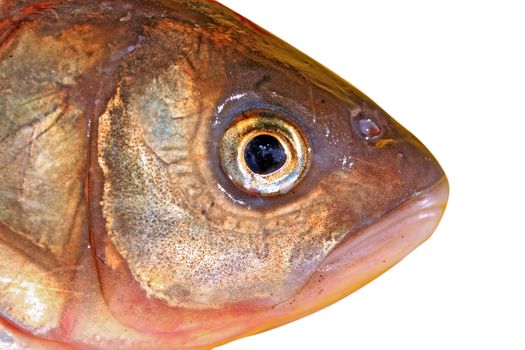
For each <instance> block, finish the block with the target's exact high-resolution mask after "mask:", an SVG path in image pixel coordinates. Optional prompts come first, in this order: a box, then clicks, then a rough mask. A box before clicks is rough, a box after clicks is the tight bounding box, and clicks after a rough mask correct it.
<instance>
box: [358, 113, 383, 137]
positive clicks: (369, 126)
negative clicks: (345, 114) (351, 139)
mask: <svg viewBox="0 0 525 350" xmlns="http://www.w3.org/2000/svg"><path fill="white" fill-rule="evenodd" d="M354 128H355V130H356V133H357V135H358V136H359V137H360V138H362V139H363V140H365V141H368V142H375V141H377V140H378V139H379V138H381V136H382V134H383V129H382V128H381V126H380V125H379V124H378V123H377V122H376V121H375V120H373V119H372V118H368V117H365V116H359V117H357V118H356V120H355V122H354Z"/></svg>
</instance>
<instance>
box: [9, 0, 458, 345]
mask: <svg viewBox="0 0 525 350" xmlns="http://www.w3.org/2000/svg"><path fill="white" fill-rule="evenodd" d="M0 76H1V77H2V78H3V79H2V80H1V84H0V105H1V106H2V108H0V117H1V118H0V119H1V121H0V143H1V146H2V147H0V160H1V163H2V166H1V167H0V175H1V176H0V193H1V196H0V209H1V210H0V247H1V249H0V258H1V259H0V260H2V261H6V262H7V263H5V264H3V265H1V266H0V286H1V287H2V293H0V294H1V295H0V347H2V345H1V344H4V343H5V342H6V341H7V344H8V346H10V345H11V344H14V343H16V344H17V346H18V345H20V346H22V347H24V348H39V347H37V346H33V345H32V344H33V342H35V343H39V342H43V341H44V338H45V339H46V340H45V341H46V342H47V341H49V342H56V343H54V345H53V346H52V345H49V346H48V345H47V343H46V345H42V346H41V347H40V348H57V349H58V348H62V346H64V348H66V349H70V348H89V349H108V348H109V349H179V350H180V349H209V348H210V347H212V346H215V345H217V344H221V343H224V342H226V341H229V340H232V339H235V338H238V337H241V336H245V335H249V334H254V333H257V332H260V331H263V330H267V329H270V328H273V327H276V326H279V325H282V324H284V323H287V322H290V321H293V320H295V319H297V318H300V317H302V316H305V315H307V314H309V313H312V312H314V311H316V310H319V309H321V308H322V307H325V306H327V305H329V304H331V303H333V302H335V301H337V300H339V299H341V298H342V297H344V296H346V295H348V294H349V293H351V292H352V291H354V290H356V289H357V288H359V287H361V286H363V285H364V284H366V283H367V282H369V281H370V280H372V279H373V278H375V277H377V276H378V275H380V274H381V273H383V272H384V271H386V270H387V269H388V268H390V267H392V266H393V265H394V264H395V263H397V262H398V261H400V260H401V259H402V258H403V257H404V256H405V255H407V254H408V253H409V252H410V251H411V250H413V249H414V248H415V247H417V246H418V245H419V244H420V243H422V242H423V241H424V240H426V239H427V238H428V237H429V236H430V234H431V233H432V231H433V230H434V229H435V227H436V225H437V223H438V221H439V219H440V218H441V215H442V213H443V211H444V207H445V204H446V200H447V195H448V183H447V180H446V176H445V174H444V172H443V170H442V169H441V167H440V166H439V164H438V163H437V161H436V160H435V159H434V157H433V156H432V155H431V154H430V153H429V151H428V150H427V149H426V148H425V147H424V146H423V145H422V144H421V142H419V141H418V140H417V139H416V138H415V137H414V136H413V135H412V134H410V133H409V132H408V131H407V130H405V129H404V128H403V127H402V126H401V125H400V124H398V123H397V122H396V121H395V120H394V119H392V118H391V117H390V116H389V115H388V114H387V113H386V112H385V111H383V110H382V109H381V108H380V107H379V106H377V105H376V104H375V103H374V102H373V101H371V100H370V99H369V98H367V97H366V96H365V95H364V94H363V93H361V92H360V91H359V90H357V89H356V88H354V87H353V86H352V85H350V84H349V83H347V82H346V81H344V79H342V78H340V77H338V76H337V75H336V74H334V73H333V72H331V71H330V70H328V69H326V68H325V67H323V66H322V65H320V64H319V63H317V62H315V61H314V60H313V59H311V58H309V57H307V56H306V55H305V54H303V53H301V52H299V51H298V50H296V49H294V48H293V47H291V46H290V45H288V44H286V43H284V42H283V41H281V40H279V39H278V38H276V37H275V36H273V35H271V34H270V33H268V32H266V31H265V30H263V29H261V28H260V27H258V26H256V25H254V24H253V23H251V22H249V21H248V20H246V19H244V18H243V17H242V16H240V15H237V14H235V13H234V12H232V11H230V10H228V9H226V8H224V7H223V6H221V5H220V4H218V3H217V2H215V1H206V0H188V1H186V0H184V1H183V0H180V1H179V0H176V1H174V0H151V1H142V2H138V1H132V0H125V1H124V0H122V1H121V0H119V1H113V2H100V1H49V2H45V3H38V4H37V3H36V2H35V1H33V0H28V1H22V2H14V1H7V2H5V1H4V2H2V3H0ZM407 103H409V101H407ZM6 330H7V331H6ZM5 334H7V335H9V334H13V337H14V334H17V336H18V337H19V339H23V338H24V337H27V338H28V339H29V340H27V344H26V345H24V342H23V341H18V340H16V339H15V340H13V341H11V340H10V339H8V338H7V336H5ZM5 339H8V340H6V341H4V340H5Z"/></svg>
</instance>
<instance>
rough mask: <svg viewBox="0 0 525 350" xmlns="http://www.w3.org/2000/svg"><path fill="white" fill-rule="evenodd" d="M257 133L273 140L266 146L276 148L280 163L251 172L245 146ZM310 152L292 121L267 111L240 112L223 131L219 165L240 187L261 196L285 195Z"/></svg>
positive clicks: (304, 167) (305, 165)
mask: <svg viewBox="0 0 525 350" xmlns="http://www.w3.org/2000/svg"><path fill="white" fill-rule="evenodd" d="M261 136H262V137H266V139H274V141H273V143H272V145H268V147H270V146H272V147H277V148H278V149H279V151H278V152H279V156H280V158H279V161H280V162H274V163H276V164H274V165H277V166H276V168H275V169H270V170H271V171H267V172H264V171H263V172H257V171H255V170H254V169H253V168H254V167H253V166H252V167H250V164H248V163H249V162H247V159H246V158H247V157H246V152H247V150H248V152H250V150H249V149H248V147H249V146H250V147H251V146H253V145H251V143H252V142H253V141H254V140H256V139H257V138H258V137H261ZM261 147H262V146H261ZM264 147H266V146H264ZM264 151H265V152H266V151H267V149H266V148H265V149H264ZM270 151H271V150H270ZM267 153H268V152H266V153H264V154H267ZM270 153H271V152H270ZM310 153H311V147H309V141H308V139H307V138H306V135H305V134H304V133H303V132H302V131H301V130H300V129H299V128H298V127H296V126H295V125H294V124H292V123H290V122H289V121H287V120H285V119H284V118H281V117H280V116H277V115H275V114H274V113H272V112H268V111H259V110H254V111H248V112H245V113H243V114H242V116H241V117H239V118H237V119H236V120H235V121H234V122H233V124H232V125H231V126H230V127H229V128H228V129H227V130H226V131H225V133H224V135H223V137H222V140H221V143H220V156H221V165H222V168H223V170H224V172H225V173H226V175H227V176H228V178H229V179H230V180H231V181H232V182H233V183H234V184H235V185H236V186H237V187H239V188H240V189H241V190H243V191H245V192H247V193H249V194H251V195H257V196H262V197H268V196H275V195H279V194H285V193H288V192H289V191H290V190H291V189H293V188H294V187H295V186H296V185H297V184H298V183H299V182H300V181H301V180H302V178H303V177H304V175H305V174H306V172H307V170H308V165H309V161H310ZM282 157H285V160H284V161H282ZM261 161H262V160H261ZM273 161H275V160H274V159H271V160H270V163H272V162H273ZM272 164H273V163H272Z"/></svg>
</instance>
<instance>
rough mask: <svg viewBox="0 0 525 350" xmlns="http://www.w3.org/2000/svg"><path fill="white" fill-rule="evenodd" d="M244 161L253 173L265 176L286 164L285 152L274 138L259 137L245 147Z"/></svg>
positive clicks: (267, 136) (269, 136) (268, 136)
mask: <svg viewBox="0 0 525 350" xmlns="http://www.w3.org/2000/svg"><path fill="white" fill-rule="evenodd" d="M244 160H245V161H246V165H248V167H249V168H250V170H251V171H253V172H254V173H256V174H260V175H267V174H271V173H273V172H274V171H277V170H279V169H280V168H282V166H283V165H284V163H286V152H285V151H284V148H283V145H281V143H280V142H279V140H277V139H276V138H275V137H273V136H271V135H259V136H256V137H254V138H253V139H252V140H251V141H250V142H249V143H248V145H247V146H246V149H245V150H244Z"/></svg>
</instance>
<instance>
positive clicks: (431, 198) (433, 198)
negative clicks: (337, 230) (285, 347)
mask: <svg viewBox="0 0 525 350" xmlns="http://www.w3.org/2000/svg"><path fill="white" fill-rule="evenodd" d="M448 191H449V185H448V181H447V179H446V178H443V179H442V180H440V181H439V182H438V183H436V184H435V185H433V186H431V187H430V188H428V189H426V190H424V191H422V192H420V193H418V194H417V195H416V196H414V197H412V198H411V199H410V200H408V201H407V202H405V203H404V204H402V205H401V206H400V207H398V208H397V209H395V210H394V211H392V212H391V213H390V214H388V215H387V216H386V217H384V218H383V219H381V220H380V221H378V222H376V223H374V224H372V225H370V226H368V227H366V228H364V229H362V230H360V231H357V232H355V233H353V234H352V235H350V236H349V237H348V238H346V239H345V240H344V241H343V242H342V243H341V244H340V245H339V246H338V247H337V248H336V249H335V250H334V251H333V252H332V253H330V255H328V257H327V258H326V259H325V260H324V261H323V262H322V263H321V265H320V266H319V268H318V270H317V274H318V275H319V276H322V278H323V280H324V282H325V283H324V286H323V288H324V293H323V294H324V296H325V298H324V301H323V304H329V303H331V302H335V301H337V300H339V299H340V298H342V297H344V296H346V295H347V294H349V293H351V292H353V291H355V290H356V289H358V288H360V287H361V286H363V285H364V284H366V283H368V282H370V281H372V280H373V279H374V278H376V277H378V276H379V275H381V274H382V273H383V272H385V271H386V270H388V269H389V268H390V267H392V266H394V265H395V264H396V263H398V262H399V261H400V260H402V259H403V258H404V257H405V256H406V255H408V254H409V253H410V252H411V251H412V250H414V249H415V248H417V247H418V246H419V245H420V244H421V243H423V242H425V241H426V240H427V239H428V238H429V237H430V236H431V235H432V233H433V232H434V230H435V229H436V227H437V225H438V223H439V221H440V220H441V217H442V216H443V213H444V211H445V207H446V204H447V199H448Z"/></svg>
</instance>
